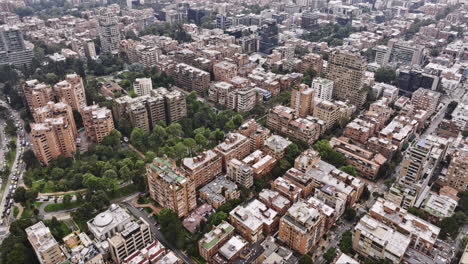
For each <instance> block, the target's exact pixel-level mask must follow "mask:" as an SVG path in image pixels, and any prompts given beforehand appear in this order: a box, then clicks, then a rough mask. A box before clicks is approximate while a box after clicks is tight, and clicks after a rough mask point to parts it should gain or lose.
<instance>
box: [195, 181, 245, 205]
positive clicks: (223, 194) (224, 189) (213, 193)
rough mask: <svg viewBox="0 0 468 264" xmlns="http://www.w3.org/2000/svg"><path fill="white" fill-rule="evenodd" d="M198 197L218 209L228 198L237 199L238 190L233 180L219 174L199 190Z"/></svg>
mask: <svg viewBox="0 0 468 264" xmlns="http://www.w3.org/2000/svg"><path fill="white" fill-rule="evenodd" d="M199 194H200V198H201V199H204V200H205V201H206V202H207V203H208V204H210V205H211V206H213V208H215V209H218V208H219V207H220V206H221V205H223V204H225V203H226V202H227V201H229V200H234V199H238V198H239V197H240V191H239V188H238V187H237V184H235V183H234V182H233V181H230V180H228V179H227V177H225V176H219V177H217V178H216V179H214V180H213V181H211V182H210V183H208V184H206V185H205V186H203V187H202V188H201V189H200V190H199Z"/></svg>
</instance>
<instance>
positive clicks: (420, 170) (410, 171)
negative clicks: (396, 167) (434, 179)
mask: <svg viewBox="0 0 468 264" xmlns="http://www.w3.org/2000/svg"><path fill="white" fill-rule="evenodd" d="M431 150H432V144H430V143H429V142H426V140H419V141H415V142H414V143H413V144H412V145H411V147H410V149H409V150H408V152H407V155H406V156H405V158H404V159H403V161H402V162H401V169H400V172H399V179H400V180H401V181H402V182H403V183H405V184H409V185H412V184H415V183H416V182H418V181H419V180H421V178H422V177H423V176H424V174H425V172H426V170H427V169H428V166H427V162H428V161H429V158H430V154H431Z"/></svg>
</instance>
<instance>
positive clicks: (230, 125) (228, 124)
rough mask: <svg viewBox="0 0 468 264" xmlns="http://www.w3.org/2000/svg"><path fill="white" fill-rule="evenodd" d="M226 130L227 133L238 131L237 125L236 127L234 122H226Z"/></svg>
mask: <svg viewBox="0 0 468 264" xmlns="http://www.w3.org/2000/svg"><path fill="white" fill-rule="evenodd" d="M224 128H225V129H224V130H225V131H233V130H234V129H236V125H234V122H233V121H232V120H229V121H227V122H226V125H225V126H224Z"/></svg>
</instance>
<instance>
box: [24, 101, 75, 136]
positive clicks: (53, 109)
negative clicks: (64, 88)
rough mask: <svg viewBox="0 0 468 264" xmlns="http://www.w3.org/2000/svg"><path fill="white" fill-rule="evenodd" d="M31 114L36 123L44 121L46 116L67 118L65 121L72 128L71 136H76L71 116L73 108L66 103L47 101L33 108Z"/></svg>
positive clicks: (73, 120)
mask: <svg viewBox="0 0 468 264" xmlns="http://www.w3.org/2000/svg"><path fill="white" fill-rule="evenodd" d="M32 115H33V118H34V121H35V122H36V123H42V122H45V120H46V119H47V118H61V117H63V118H65V119H66V120H67V123H68V125H69V126H70V129H71V130H72V133H73V136H74V137H76V136H77V135H78V131H77V129H76V124H75V119H74V117H73V110H72V108H71V107H70V105H68V104H66V103H63V102H60V103H54V102H52V101H49V102H48V103H47V104H46V105H45V106H43V107H39V108H36V109H33V111H32Z"/></svg>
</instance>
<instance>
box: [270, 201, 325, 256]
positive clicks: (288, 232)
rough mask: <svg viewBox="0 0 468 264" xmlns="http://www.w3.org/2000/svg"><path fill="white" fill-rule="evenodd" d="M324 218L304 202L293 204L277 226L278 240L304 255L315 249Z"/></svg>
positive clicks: (321, 232)
mask: <svg viewBox="0 0 468 264" xmlns="http://www.w3.org/2000/svg"><path fill="white" fill-rule="evenodd" d="M324 225H325V217H324V216H323V215H322V214H321V213H320V211H319V210H317V209H316V208H315V206H314V205H313V204H309V203H308V202H306V201H304V200H302V199H301V200H299V201H297V202H296V203H294V204H293V205H292V206H291V208H289V210H288V211H287V212H286V214H285V215H284V216H283V217H282V218H281V220H280V224H279V232H278V238H279V240H281V241H282V242H283V243H285V244H286V245H287V246H288V247H289V248H291V249H293V250H295V251H297V252H299V253H300V254H302V255H304V254H307V253H309V252H311V250H313V249H314V248H315V246H316V245H317V243H318V242H319V241H320V239H321V237H322V235H323V233H324V232H323V230H324Z"/></svg>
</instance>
